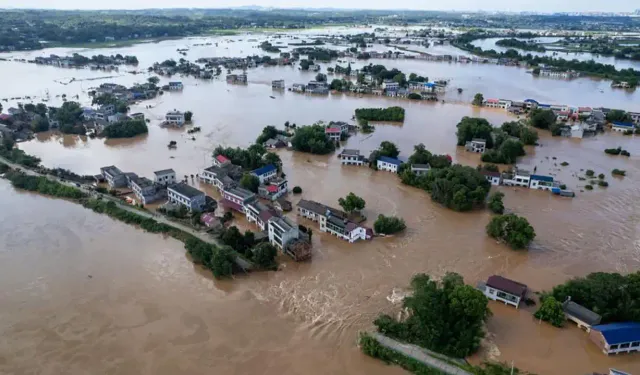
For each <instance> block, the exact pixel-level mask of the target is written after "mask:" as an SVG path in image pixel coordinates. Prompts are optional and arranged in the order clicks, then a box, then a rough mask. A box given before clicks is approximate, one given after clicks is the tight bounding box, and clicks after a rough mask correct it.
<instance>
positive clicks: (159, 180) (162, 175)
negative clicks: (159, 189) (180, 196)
mask: <svg viewBox="0 0 640 375" xmlns="http://www.w3.org/2000/svg"><path fill="white" fill-rule="evenodd" d="M153 174H154V175H155V183H156V184H159V185H164V186H167V185H172V184H175V183H176V182H177V180H176V172H175V171H174V170H173V169H163V170H161V171H155V172H153Z"/></svg>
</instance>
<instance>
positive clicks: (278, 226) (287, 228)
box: [269, 216, 300, 250]
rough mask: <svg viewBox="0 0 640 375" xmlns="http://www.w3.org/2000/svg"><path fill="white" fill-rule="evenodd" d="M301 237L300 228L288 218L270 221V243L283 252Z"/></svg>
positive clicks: (274, 217)
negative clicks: (288, 245) (289, 244)
mask: <svg viewBox="0 0 640 375" xmlns="http://www.w3.org/2000/svg"><path fill="white" fill-rule="evenodd" d="M299 237H300V231H299V230H298V226H297V225H296V224H295V223H293V222H292V221H291V220H289V219H288V218H286V217H279V216H273V217H272V218H271V219H269V242H270V243H271V244H272V245H273V246H275V247H277V248H279V249H280V250H283V249H284V248H285V247H286V246H287V244H288V243H289V242H291V241H292V240H294V239H297V238H299Z"/></svg>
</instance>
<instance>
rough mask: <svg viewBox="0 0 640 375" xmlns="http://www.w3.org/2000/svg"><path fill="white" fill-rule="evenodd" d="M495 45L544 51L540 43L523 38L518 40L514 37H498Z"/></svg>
mask: <svg viewBox="0 0 640 375" xmlns="http://www.w3.org/2000/svg"><path fill="white" fill-rule="evenodd" d="M496 46H500V47H510V48H517V49H521V50H523V51H536V52H545V51H546V48H544V47H543V46H541V45H538V44H536V43H535V42H527V41H524V40H518V39H515V38H509V39H500V40H498V41H497V42H496Z"/></svg>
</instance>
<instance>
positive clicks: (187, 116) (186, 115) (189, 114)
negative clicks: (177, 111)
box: [184, 111, 193, 122]
mask: <svg viewBox="0 0 640 375" xmlns="http://www.w3.org/2000/svg"><path fill="white" fill-rule="evenodd" d="M192 118H193V112H191V111H186V112H185V113H184V121H186V122H191V119H192Z"/></svg>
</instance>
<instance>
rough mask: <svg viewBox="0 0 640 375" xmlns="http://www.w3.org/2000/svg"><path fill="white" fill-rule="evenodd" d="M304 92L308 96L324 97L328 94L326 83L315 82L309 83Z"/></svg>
mask: <svg viewBox="0 0 640 375" xmlns="http://www.w3.org/2000/svg"><path fill="white" fill-rule="evenodd" d="M305 92H308V93H310V94H319V95H325V94H328V93H329V87H328V86H327V84H326V82H317V81H309V83H308V84H307V87H306V88H305Z"/></svg>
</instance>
